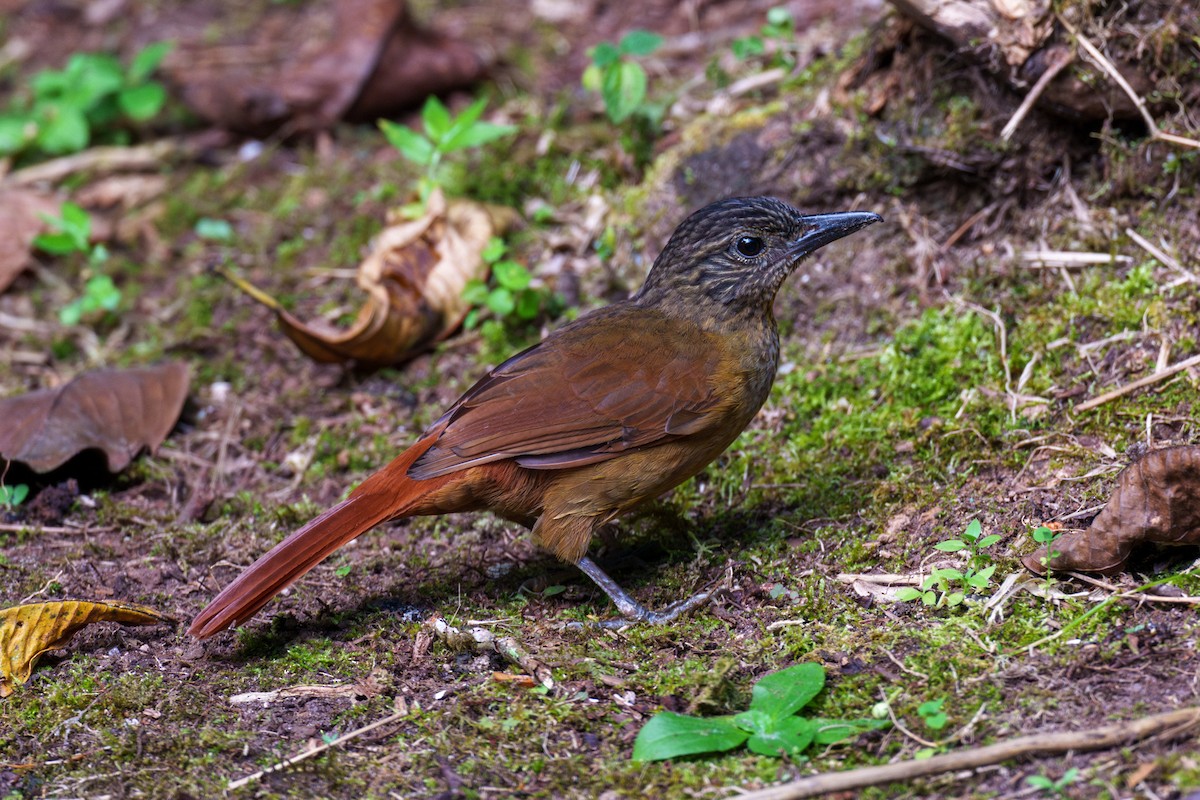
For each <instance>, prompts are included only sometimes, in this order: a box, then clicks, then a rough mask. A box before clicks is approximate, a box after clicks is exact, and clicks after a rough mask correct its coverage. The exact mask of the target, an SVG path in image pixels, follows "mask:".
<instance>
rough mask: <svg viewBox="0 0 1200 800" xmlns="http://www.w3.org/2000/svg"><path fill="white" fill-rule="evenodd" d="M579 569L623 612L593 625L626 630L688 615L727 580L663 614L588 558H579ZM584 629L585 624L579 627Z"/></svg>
mask: <svg viewBox="0 0 1200 800" xmlns="http://www.w3.org/2000/svg"><path fill="white" fill-rule="evenodd" d="M579 568H580V569H581V570H583V572H584V574H585V575H587V576H588V577H589V578H591V579H592V580H593V581H594V582H595V583H596V585H597V586H599V587H600V588H601V589H603V590H604V593H605V594H607V595H608V596H609V597H610V598H611V599H612V601H613V604H614V605H615V606H616V607H617V610H618V611H619V612H621V616H622V618H621V619H608V620H600V621H597V622H594V623H592V625H594V626H596V627H600V628H624V627H625V626H626V625H633V624H636V623H639V622H642V623H647V624H650V625H662V624H664V623H667V622H671V621H672V620H674V619H676V618H677V617H679V616H680V615H681V614H686V613H687V612H688V611H691V610H692V609H693V608H696V607H698V606H702V605H704V604H705V603H707V602H709V601H710V600H712V598H713V595H714V594H716V589H717V584H719V583H721V582H722V581H723V580H724V578H723V577H722V578H718V579H717V580H715V581H713V582H712V583H711V584H709V585H708V586H706V587H705V588H704V589H702V590H701V591H699V592H696V593H695V594H694V595H692V596H691V597H686V598H684V599H683V600H679V601H677V602H675V603H672V604H671V605H669V606H667V607H666V608H664V609H662V610H661V611H651V610H650V609H648V608H646V607H645V606H644V605H642V604H641V603H639V602H638V601H637V600H634V599H633V597H631V596H630V595H629V593H628V592H626V591H625V590H624V589H622V588H621V587H620V586H619V585H617V582H616V581H614V580H613V579H612V578H610V577H608V573H606V572H605V571H604V570H602V569H600V567H599V566H597V565H596V562H595V561H592V560H591V559H590V558H588V557H587V556H584V557H583V558H581V559H579ZM577 627H582V625H580V626H577Z"/></svg>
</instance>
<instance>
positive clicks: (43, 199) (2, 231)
mask: <svg viewBox="0 0 1200 800" xmlns="http://www.w3.org/2000/svg"><path fill="white" fill-rule="evenodd" d="M58 209H59V202H58V201H57V200H55V199H54V198H53V197H50V196H49V195H45V194H41V193H40V192H35V191H33V190H31V189H17V188H0V292H3V291H4V290H5V289H7V288H8V286H9V284H11V283H12V282H13V281H14V280H15V279H16V277H17V275H19V274H21V270H23V269H25V267H26V265H28V263H29V250H30V248H31V247H32V246H33V240H34V237H36V236H37V235H38V234H39V233H41V232H42V231H43V230H45V229H46V223H45V221H43V219H42V214H50V215H54V216H57V214H58Z"/></svg>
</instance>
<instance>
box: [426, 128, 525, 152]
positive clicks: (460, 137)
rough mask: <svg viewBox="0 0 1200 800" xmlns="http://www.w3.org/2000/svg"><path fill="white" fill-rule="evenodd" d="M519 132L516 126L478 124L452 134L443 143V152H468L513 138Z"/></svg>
mask: <svg viewBox="0 0 1200 800" xmlns="http://www.w3.org/2000/svg"><path fill="white" fill-rule="evenodd" d="M516 132H517V126H516V125H497V124H495V123H492V122H476V123H475V124H474V125H472V126H471V127H469V128H464V129H463V130H461V131H459V132H457V133H454V134H452V135H451V136H450V137H448V138H447V139H446V141H445V142H443V143H442V150H443V151H444V152H447V153H450V152H453V151H455V150H466V149H468V148H471V147H480V146H481V145H485V144H487V143H488V142H492V141H495V140H496V139H501V138H503V137H505V136H511V135H512V134H514V133H516Z"/></svg>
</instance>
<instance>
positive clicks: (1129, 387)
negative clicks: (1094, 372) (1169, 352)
mask: <svg viewBox="0 0 1200 800" xmlns="http://www.w3.org/2000/svg"><path fill="white" fill-rule="evenodd" d="M1195 366H1200V355H1194V356H1192V357H1191V358H1185V359H1184V360H1183V361H1180V362H1179V363H1178V364H1174V365H1172V366H1169V367H1167V368H1166V369H1164V370H1162V371H1160V372H1155V373H1154V374H1152V375H1147V376H1145V377H1144V378H1138V379H1137V380H1136V381H1133V382H1132V383H1127V384H1125V385H1124V386H1121V387H1119V388H1117V389H1113V390H1112V391H1111V392H1105V393H1104V394H1102V395H1100V396H1099V397H1093V398H1092V399H1091V400H1085V401H1084V402H1082V403H1080V404H1079V405H1077V406H1075V410H1076V411H1091V410H1092V409H1093V408H1096V407H1097V406H1102V405H1104V404H1105V403H1107V402H1109V401H1110V400H1115V399H1117V398H1118V397H1123V396H1124V395H1127V394H1129V393H1130V392H1136V391H1137V390H1138V389H1141V388H1142V387H1143V386H1149V385H1151V384H1153V383H1158V382H1159V381H1163V380H1166V379H1167V378H1169V377H1171V376H1172V375H1174V374H1176V373H1177V372H1183V371H1184V370H1185V369H1190V368H1192V367H1195Z"/></svg>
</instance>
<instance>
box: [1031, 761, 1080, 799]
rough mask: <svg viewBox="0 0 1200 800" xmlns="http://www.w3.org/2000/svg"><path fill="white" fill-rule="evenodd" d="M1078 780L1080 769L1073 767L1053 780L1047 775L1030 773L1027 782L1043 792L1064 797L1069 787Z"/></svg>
mask: <svg viewBox="0 0 1200 800" xmlns="http://www.w3.org/2000/svg"><path fill="white" fill-rule="evenodd" d="M1077 780H1079V769H1078V768H1076V767H1071V768H1070V769H1069V770H1067V771H1066V772H1064V773H1063V774H1062V777H1061V778H1059V779H1058V780H1051V779H1050V778H1048V777H1046V776H1045V775H1030V776H1029V777H1028V778H1026V779H1025V783H1027V784H1029V785H1030V786H1032V787H1033V788H1035V789H1038V790H1039V791H1041V792H1042V794H1048V795H1051V796H1054V797H1063V796H1065V794H1066V790H1067V787H1068V786H1070V785H1071V784H1072V783H1075V781H1077Z"/></svg>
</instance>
